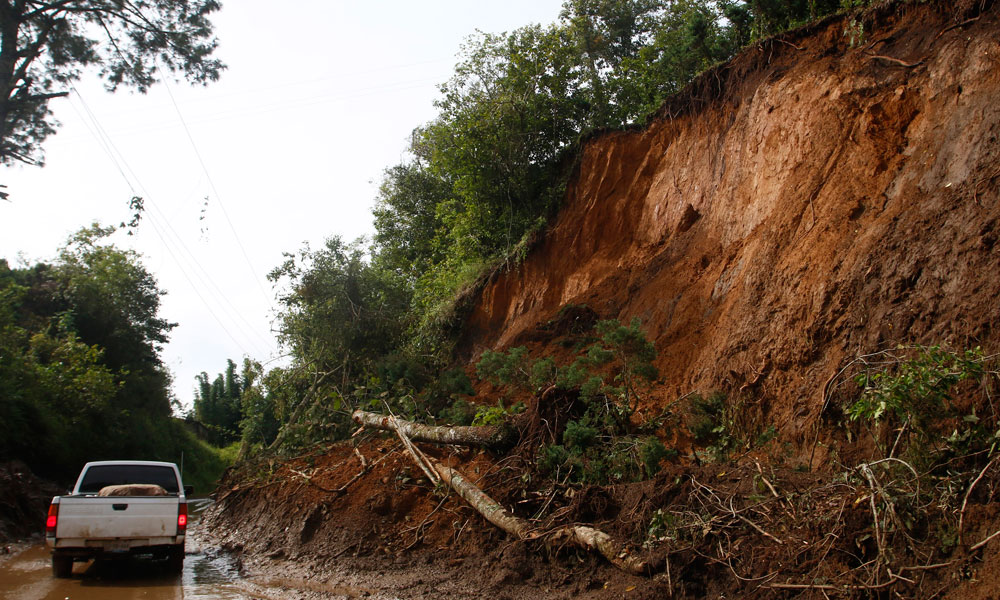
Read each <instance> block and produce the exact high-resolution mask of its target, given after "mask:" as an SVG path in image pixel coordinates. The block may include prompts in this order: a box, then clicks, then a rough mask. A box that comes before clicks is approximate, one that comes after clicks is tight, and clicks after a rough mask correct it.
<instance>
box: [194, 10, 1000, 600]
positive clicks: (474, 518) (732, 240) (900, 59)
mask: <svg viewBox="0 0 1000 600" xmlns="http://www.w3.org/2000/svg"><path fill="white" fill-rule="evenodd" d="M977 6H982V5H978V4H977ZM846 29H851V30H856V31H863V33H864V35H863V37H862V38H861V39H860V40H856V43H855V44H854V45H852V44H851V40H850V36H848V35H846V34H845V30H846ZM998 99H1000V18H998V11H997V8H996V7H995V5H993V4H988V5H986V6H985V11H984V12H982V13H981V14H980V13H978V12H977V13H964V12H962V11H961V10H959V9H957V8H955V6H953V5H948V6H945V5H944V4H943V3H942V4H905V5H893V6H888V7H883V8H881V9H879V10H877V11H876V12H874V13H871V14H869V15H867V16H866V17H864V18H859V19H858V20H857V21H855V22H853V23H852V21H851V18H850V17H848V18H832V19H828V20H826V21H824V22H822V23H820V24H817V25H814V26H812V27H810V28H809V29H807V30H802V31H798V32H795V33H793V34H790V35H788V36H785V37H784V38H783V39H781V40H770V41H767V42H763V43H760V44H758V45H756V46H754V47H752V48H750V49H749V50H748V51H747V52H745V53H743V54H742V55H741V56H739V57H737V58H736V59H735V60H733V61H732V62H730V63H728V64H726V65H724V66H721V67H719V68H718V69H715V70H713V71H711V72H709V73H707V74H705V75H704V76H702V77H701V78H699V80H698V81H696V82H695V84H694V85H692V86H691V87H690V88H689V89H688V90H687V91H686V92H684V93H683V94H682V95H680V96H678V97H677V98H675V99H673V100H671V101H670V102H668V104H667V105H666V106H665V107H664V109H663V111H662V112H661V114H660V115H659V117H658V118H657V119H655V120H654V121H653V122H652V123H651V124H650V125H649V126H648V127H646V128H644V129H642V130H635V131H629V132H615V133H607V134H602V135H600V136H598V137H595V138H594V139H592V140H590V141H589V142H588V143H587V145H586V147H585V150H584V152H583V157H582V159H581V162H580V165H579V168H578V172H577V174H576V176H575V177H574V179H573V180H572V181H571V182H570V185H569V189H568V193H567V198H566V203H565V205H564V207H563V209H562V210H561V212H560V214H559V216H558V217H557V218H556V220H555V222H554V224H553V225H552V226H551V228H550V230H549V231H548V232H546V234H545V235H544V236H543V237H542V238H541V239H540V240H539V241H538V242H537V243H536V244H535V246H534V247H533V248H532V249H531V250H530V252H529V253H528V255H527V257H526V258H525V260H524V261H523V263H521V264H519V265H517V266H515V267H512V268H510V269H508V270H503V271H498V272H496V273H495V274H494V275H493V276H492V277H491V278H490V279H489V281H488V282H487V283H486V284H485V285H484V286H483V287H482V288H480V289H479V290H478V291H477V292H476V295H475V298H474V301H473V309H472V312H471V315H470V316H469V317H468V319H467V321H466V324H465V327H464V329H463V334H462V339H461V343H460V345H459V355H460V357H461V358H462V359H463V360H465V361H467V362H468V363H469V364H471V363H472V362H474V361H475V359H476V358H477V357H478V355H479V354H481V352H482V351H483V350H485V349H504V348H507V347H511V346H515V345H527V346H528V347H529V348H530V349H531V351H532V354H534V355H542V354H545V355H555V356H558V357H565V356H567V353H568V350H567V349H566V348H567V347H568V346H569V345H570V344H568V343H567V342H568V341H569V342H572V338H573V336H574V335H576V334H577V333H576V332H574V331H573V328H574V327H573V323H569V322H568V321H567V320H566V318H567V317H566V315H567V314H569V315H571V316H572V319H578V318H582V319H586V320H588V321H589V322H592V321H593V320H594V319H596V318H598V317H599V318H605V319H606V318H617V319H621V320H629V319H631V318H632V317H639V318H640V319H641V320H642V327H643V330H644V331H645V332H646V333H647V335H648V336H649V338H650V339H651V340H653V341H654V342H655V345H656V348H657V351H658V359H657V363H656V365H657V367H658V368H659V371H660V373H661V374H662V381H659V382H657V383H656V385H654V386H653V387H652V388H651V389H650V390H647V391H646V392H645V396H644V398H645V400H644V403H645V405H644V407H643V408H644V409H646V410H647V411H658V410H660V409H662V408H663V407H666V406H668V405H670V403H672V402H674V401H676V400H677V399H678V398H682V397H684V396H685V395H686V394H689V393H691V392H699V393H701V394H708V393H710V392H712V391H715V390H719V391H722V392H724V393H725V394H726V395H727V397H728V398H729V399H730V401H733V402H736V403H737V404H738V405H739V406H741V407H742V409H741V411H742V412H741V414H740V415H739V418H741V419H743V424H744V425H745V426H746V427H747V429H748V430H749V429H752V428H753V427H756V428H757V429H758V430H761V429H763V428H764V426H765V425H773V426H774V428H775V430H776V433H777V438H776V439H775V440H773V441H771V442H770V443H769V444H767V445H766V446H764V447H762V448H758V449H756V450H754V451H753V452H750V453H744V454H742V455H740V456H739V457H738V460H736V461H735V462H724V463H718V464H700V463H699V462H698V460H697V457H696V456H694V455H692V454H691V449H690V445H689V444H690V438H689V437H688V436H686V435H685V434H677V436H676V437H674V438H672V441H674V442H676V443H678V446H677V447H678V449H679V450H680V452H681V457H680V460H679V461H676V462H674V463H670V464H667V463H664V465H665V466H664V470H663V471H661V472H660V474H658V475H657V477H656V478H655V479H653V480H650V481H646V482H642V483H635V484H627V485H624V484H623V485H617V486H606V487H582V488H581V487H574V486H568V485H559V484H556V483H553V482H551V481H549V480H545V479H543V478H540V477H538V476H537V472H536V471H535V470H534V467H533V465H532V461H533V459H534V453H535V451H536V449H537V445H538V444H541V443H547V442H550V441H552V440H551V439H543V438H542V437H540V434H539V432H538V431H533V430H530V429H529V430H528V433H529V436H528V438H527V439H526V440H525V442H524V443H523V444H522V445H521V446H519V447H517V448H515V449H514V451H512V452H510V453H507V454H504V455H496V456H494V455H490V454H486V453H482V452H478V451H459V450H452V449H432V448H428V447H426V446H425V451H428V452H432V453H435V455H436V456H437V457H438V458H440V459H442V460H446V461H448V462H449V463H451V464H454V465H456V467H457V468H458V469H460V470H461V471H462V472H463V473H465V474H466V475H467V476H468V477H469V478H470V479H472V480H474V481H478V482H479V484H480V485H481V486H482V487H483V488H484V489H485V491H486V492H487V493H489V494H490V495H491V496H493V498H494V499H496V500H497V501H498V502H499V503H500V504H501V505H503V506H505V507H507V508H508V509H509V510H512V511H513V512H515V513H516V514H518V515H520V516H522V517H525V518H531V517H535V516H537V518H538V519H537V521H536V524H537V526H538V528H539V530H547V529H550V528H552V527H556V526H559V525H564V524H567V523H590V524H593V525H595V526H597V527H600V528H602V529H604V530H605V531H607V532H608V533H609V534H611V535H612V536H613V537H614V538H615V539H617V540H619V541H621V542H622V543H624V544H626V545H627V546H628V547H629V548H631V550H632V551H633V552H636V553H639V554H641V555H643V556H645V557H646V558H648V559H649V560H650V561H651V564H653V565H654V568H653V569H652V572H651V573H650V574H649V575H647V576H633V575H628V574H625V573H623V572H621V571H618V570H617V569H615V568H614V567H612V566H610V565H609V564H608V563H607V562H606V561H604V560H603V559H601V558H599V557H596V556H594V555H591V554H588V553H586V552H583V551H580V550H575V549H572V548H569V547H565V546H561V545H558V544H553V543H549V544H546V542H544V541H542V540H536V541H530V542H518V541H514V540H513V539H511V538H510V537H509V536H507V535H506V534H504V533H502V532H500V531H499V530H497V529H496V528H494V527H493V526H491V525H489V524H488V523H487V522H486V521H485V520H484V519H483V518H482V517H481V516H479V515H478V514H477V513H475V512H473V511H472V509H471V508H469V507H468V506H466V505H465V504H464V503H463V502H462V501H460V500H459V499H457V498H456V497H455V496H454V494H451V495H450V496H446V495H444V494H443V493H442V491H441V490H434V489H433V487H432V486H431V485H430V484H428V482H426V481H424V480H423V475H422V473H421V472H420V471H419V470H418V469H417V468H416V466H415V465H414V464H413V462H412V461H411V459H410V458H409V456H408V455H407V454H406V453H405V452H404V451H403V450H401V448H400V445H399V443H398V442H396V441H395V440H394V439H392V438H387V437H376V436H374V435H372V434H367V437H364V439H363V440H362V441H360V442H359V443H358V450H359V451H360V452H361V454H362V455H364V456H365V459H366V461H367V462H368V463H369V464H372V463H375V461H380V462H378V463H377V464H376V466H374V467H373V468H372V469H371V470H370V471H368V472H367V473H366V474H364V475H363V476H361V477H359V478H355V476H356V475H357V474H358V473H359V472H360V471H361V464H360V461H359V459H358V458H357V455H356V454H354V450H353V448H352V446H351V444H350V443H344V444H340V445H333V446H330V447H327V448H321V449H318V450H317V451H316V452H315V453H314V454H311V455H308V456H303V457H299V458H297V459H294V460H290V461H284V462H281V461H271V462H266V463H258V464H255V465H245V466H244V467H243V469H242V471H241V472H240V473H239V474H238V475H237V474H235V473H233V474H231V475H230V476H229V477H228V478H227V479H226V481H224V483H223V485H222V487H220V491H219V501H218V503H217V504H216V506H215V507H214V508H213V509H212V511H211V513H210V514H209V516H208V517H207V518H206V523H207V524H208V528H209V529H210V530H211V531H212V532H213V533H212V535H213V536H214V537H215V539H216V540H217V541H219V543H221V544H222V545H223V546H224V547H226V548H228V549H230V550H232V551H234V552H236V553H237V554H239V555H240V556H241V560H242V564H243V566H244V568H245V569H246V572H247V573H249V574H251V575H253V574H256V575H257V576H260V577H271V578H279V579H281V580H282V581H286V582H289V585H291V586H293V587H298V588H303V589H308V590H312V591H314V592H316V593H317V594H322V593H324V592H325V593H333V594H339V595H341V596H349V597H353V596H362V595H374V596H379V597H404V598H453V597H476V598H511V599H514V598H539V597H544V598H576V597H580V598H612V597H614V598H620V597H624V598H664V597H675V598H703V597H741V598H784V597H802V598H832V597H855V598H868V597H878V598H882V597H884V598H897V597H902V598H910V597H918V598H932V597H934V598H996V597H998V595H1000V558H998V554H997V552H996V547H997V545H1000V538H997V539H995V540H991V541H990V542H987V543H986V544H983V545H978V544H979V542H980V541H984V540H987V539H988V538H989V536H990V535H991V534H992V533H994V532H995V531H997V529H1000V518H998V517H1000V503H997V502H996V501H995V498H994V492H995V491H996V490H997V489H1000V468H998V465H997V462H996V461H993V462H990V463H988V464H986V465H985V468H984V469H983V470H982V473H981V477H980V478H979V479H978V480H976V483H975V484H973V485H972V486H971V487H970V486H968V485H967V484H963V487H962V488H961V489H959V490H958V491H956V492H954V493H955V494H959V495H963V494H964V495H965V500H966V502H964V503H961V504H962V510H961V513H958V511H957V510H955V508H954V507H955V506H956V505H957V503H956V502H954V501H952V502H951V504H949V506H951V507H952V508H950V509H947V510H950V512H947V514H945V512H946V509H945V508H938V507H935V506H928V505H919V506H917V505H913V506H911V507H910V508H912V509H913V510H912V513H908V512H907V510H908V508H907V506H909V505H907V504H906V502H907V501H908V500H907V499H911V500H913V501H914V502H916V501H918V500H920V499H921V498H923V497H924V496H922V495H921V494H922V493H923V492H920V491H916V492H914V491H913V490H912V489H911V487H907V486H912V484H913V482H912V481H909V480H908V479H907V476H906V474H905V472H903V471H899V470H898V469H897V470H896V471H893V472H891V473H890V471H889V470H884V471H878V470H877V469H876V471H871V470H870V469H873V468H875V467H872V468H870V469H869V472H866V471H865V470H864V469H860V470H859V469H855V468H852V467H851V465H856V464H858V463H859V461H860V460H862V459H863V458H864V457H866V456H867V454H866V453H867V452H868V451H869V450H870V448H869V447H868V446H865V445H858V444H856V443H853V441H852V440H854V439H856V438H848V437H847V432H846V429H845V428H844V427H843V426H841V425H840V424H839V423H838V421H837V418H838V417H837V414H836V412H837V411H836V406H837V403H838V401H841V400H842V398H839V396H838V394H840V395H844V394H846V393H847V391H846V388H847V386H846V385H844V380H845V379H847V378H846V377H843V376H841V377H838V374H840V373H841V370H842V369H843V368H844V367H845V366H846V365H848V364H849V363H850V361H851V360H852V359H854V358H855V357H857V356H860V355H865V354H869V353H872V352H876V351H880V350H883V349H887V348H893V347H895V346H896V345H897V344H925V345H930V344H940V345H942V346H945V347H948V348H952V349H964V348H970V347H974V346H982V347H983V348H984V349H985V350H986V352H987V353H990V352H996V351H997V350H998V349H1000V300H998V298H1000V271H998V267H1000V260H998V258H1000V253H998V250H997V237H998V235H1000V227H998V221H1000V100H998ZM568 305H576V306H577V307H576V308H573V309H570V310H569V312H568V313H567V312H565V307H567V306H568ZM579 305H586V306H587V307H589V308H588V309H587V310H584V309H581V308H579ZM560 310H563V311H564V312H563V313H562V314H563V317H559V316H558V315H559V314H560ZM574 322H575V321H574ZM584 329H586V326H584ZM495 393H498V392H497V391H495V390H492V388H490V387H489V386H483V387H481V389H480V394H479V396H480V398H478V399H477V401H482V403H489V404H495V397H493V396H492V394H495ZM558 400H559V399H546V398H545V397H544V396H543V397H542V398H540V399H537V400H534V401H532V402H531V403H529V404H530V405H529V413H528V414H529V417H536V418H540V415H547V414H549V415H558V414H560V411H565V410H566V409H567V408H566V407H567V406H568V405H566V404H559V403H558ZM562 400H565V399H562ZM549 401H551V402H552V404H551V405H549V404H546V403H547V402H549ZM678 429H680V428H678ZM360 439H362V438H359V440H360ZM356 441H357V440H356ZM668 441H671V438H670V437H669V436H668ZM855 458H858V459H859V460H854V459H855ZM845 465H847V466H845ZM890 467H891V465H888V464H887V463H886V464H883V465H881V466H879V467H878V468H879V469H889V468H890ZM976 472H978V467H977V468H976ZM963 481H965V480H963ZM949 482H952V480H951V479H949V478H948V477H944V478H943V479H941V480H940V483H939V487H941V486H945V485H946V484H949ZM348 483H350V485H349V486H348V487H347V488H346V490H345V491H343V492H340V491H338V490H339V488H341V487H342V486H344V485H346V484H348ZM890 488H891V489H890ZM973 488H974V489H973ZM887 490H888V491H887ZM890 492H892V494H890ZM924 492H926V490H924ZM939 492H940V490H939ZM942 493H943V492H942ZM890 497H891V498H893V499H894V500H892V501H891V502H890V500H889V499H888V498H890ZM953 497H954V496H953ZM873 515H876V516H877V518H873ZM890 517H891V518H890ZM959 518H961V521H960V522H961V528H958V527H956V523H957V522H958V521H959ZM879 520H881V522H882V523H886V524H889V529H885V528H880V527H876V526H875V525H874V523H875V522H876V521H879ZM904 523H905V527H904V526H903V524H904ZM654 524H658V526H657V527H653V525H654ZM651 527H652V530H651ZM906 532H909V533H906ZM904 533H906V534H905V535H904ZM880 557H883V558H884V557H891V562H890V563H889V564H886V563H885V562H879V561H881V560H883V559H882V558H880ZM845 574H848V575H846V576H845Z"/></svg>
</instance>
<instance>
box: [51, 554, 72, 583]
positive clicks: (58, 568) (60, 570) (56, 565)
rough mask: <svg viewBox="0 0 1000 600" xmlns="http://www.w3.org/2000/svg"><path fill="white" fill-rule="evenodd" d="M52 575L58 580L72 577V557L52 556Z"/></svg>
mask: <svg viewBox="0 0 1000 600" xmlns="http://www.w3.org/2000/svg"><path fill="white" fill-rule="evenodd" d="M52 575H54V576H55V577H58V578H60V579H66V578H67V577H72V576H73V557H72V556H60V555H58V554H53V555H52Z"/></svg>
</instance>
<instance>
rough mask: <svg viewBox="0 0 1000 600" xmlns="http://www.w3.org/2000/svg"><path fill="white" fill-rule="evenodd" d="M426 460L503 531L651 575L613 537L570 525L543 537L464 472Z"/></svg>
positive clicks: (451, 485) (639, 560) (470, 503)
mask: <svg viewBox="0 0 1000 600" xmlns="http://www.w3.org/2000/svg"><path fill="white" fill-rule="evenodd" d="M427 460H428V462H429V464H430V466H431V468H433V469H434V470H435V471H436V472H437V474H438V475H440V476H441V481H443V482H445V483H447V484H448V485H449V486H450V487H451V488H452V489H453V490H455V491H456V492H458V495H459V496H461V497H462V498H463V499H464V500H465V501H466V502H468V503H469V505H471V506H472V508H475V509H476V511H477V512H478V513H479V514H481V515H483V517H485V518H486V520H487V521H489V522H490V523H493V524H494V525H496V526H497V527H499V528H500V529H503V530H504V531H506V532H507V533H509V534H511V535H513V536H515V537H517V538H518V539H521V540H530V539H537V538H541V537H548V538H549V539H551V540H553V541H559V540H565V541H566V542H568V543H570V544H573V545H575V546H579V547H581V548H585V549H587V550H590V551H591V552H597V553H598V554H600V555H601V556H603V557H604V558H606V559H607V560H608V562H610V563H611V564H613V565H614V566H616V567H618V568H619V569H621V570H623V571H626V572H628V573H631V574H633V575H646V574H648V573H649V572H650V570H651V567H650V564H649V563H648V562H647V561H645V560H642V559H640V558H638V557H637V556H635V555H633V554H632V553H631V552H629V550H628V549H627V548H626V547H625V546H624V545H622V544H619V543H618V542H616V541H615V540H614V539H612V537H611V536H610V535H608V534H606V533H604V532H603V531H601V530H599V529H594V528H593V527H587V526H583V525H570V526H567V527H560V528H558V529H555V530H553V531H551V532H549V533H546V534H541V533H537V532H533V531H532V527H531V523H529V522H528V521H527V520H525V519H522V518H520V517H518V516H516V515H514V514H511V513H510V512H508V511H507V510H506V509H504V508H503V507H502V506H500V504H499V503H497V501H496V500H494V499H492V498H490V497H489V496H488V495H486V493H485V492H483V491H482V490H481V489H479V488H478V487H477V486H476V485H475V484H473V483H472V482H470V481H469V480H468V479H466V478H465V477H464V476H463V475H462V474H461V473H459V472H458V471H456V470H455V469H452V468H451V467H446V466H444V465H442V464H441V463H439V462H438V461H436V460H434V459H433V458H429V457H427Z"/></svg>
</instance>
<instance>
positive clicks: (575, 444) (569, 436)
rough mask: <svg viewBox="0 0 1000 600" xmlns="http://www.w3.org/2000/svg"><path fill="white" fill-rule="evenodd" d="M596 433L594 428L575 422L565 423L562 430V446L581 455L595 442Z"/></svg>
mask: <svg viewBox="0 0 1000 600" xmlns="http://www.w3.org/2000/svg"><path fill="white" fill-rule="evenodd" d="M597 435H598V431H597V429H596V428H594V427H588V426H587V425H582V424H580V423H578V422H576V421H570V422H569V423H566V429H565V430H563V444H565V445H566V448H568V449H569V450H570V451H571V452H576V453H577V454H582V453H583V452H585V451H586V450H587V448H589V447H590V446H592V445H593V444H594V442H595V441H596V440H597Z"/></svg>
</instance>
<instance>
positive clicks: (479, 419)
mask: <svg viewBox="0 0 1000 600" xmlns="http://www.w3.org/2000/svg"><path fill="white" fill-rule="evenodd" d="M522 412H524V403H523V402H515V403H514V404H513V405H512V406H511V407H510V408H504V405H503V403H502V402H500V401H497V405H496V406H481V407H479V410H477V411H476V415H475V416H474V417H473V419H472V424H473V425H477V426H484V425H500V424H502V423H505V422H506V421H507V419H508V418H510V417H511V416H513V415H517V414H520V413H522Z"/></svg>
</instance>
